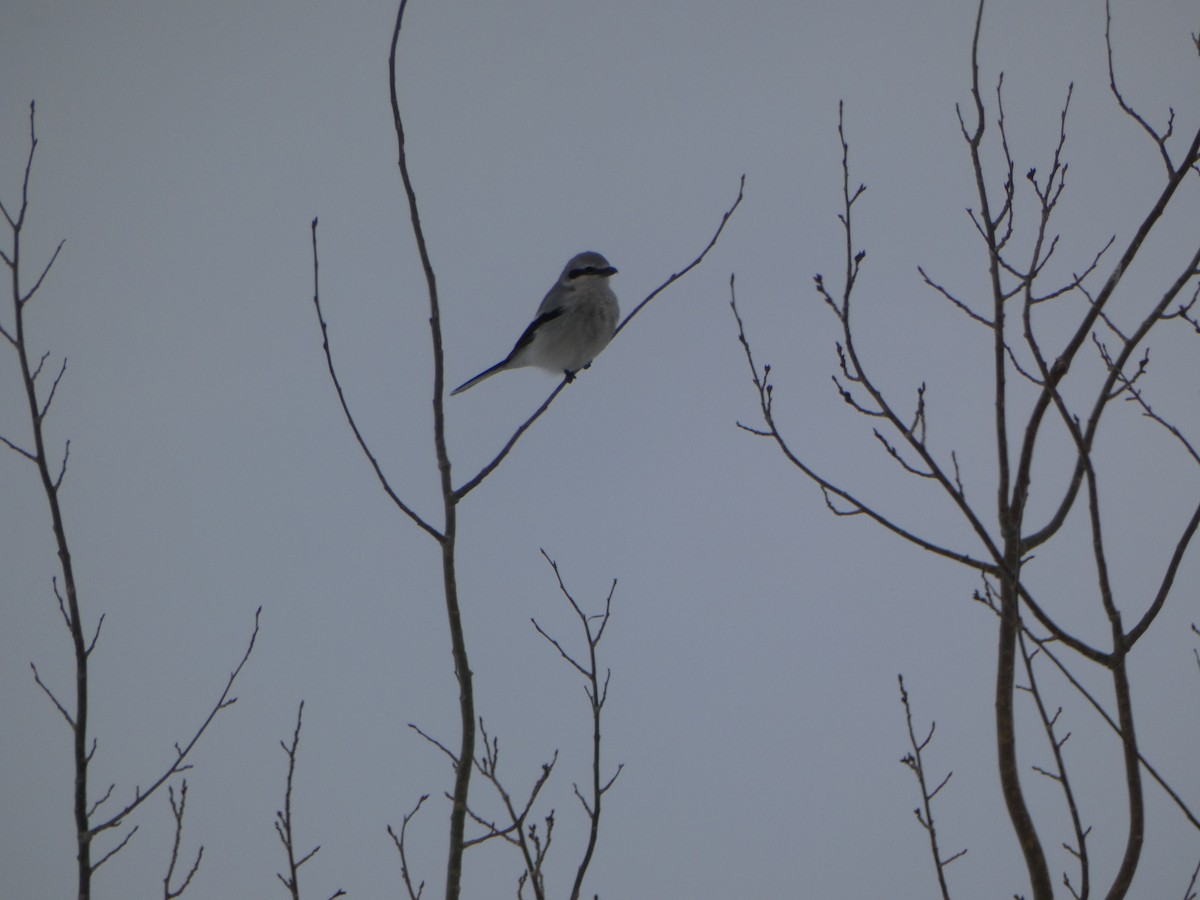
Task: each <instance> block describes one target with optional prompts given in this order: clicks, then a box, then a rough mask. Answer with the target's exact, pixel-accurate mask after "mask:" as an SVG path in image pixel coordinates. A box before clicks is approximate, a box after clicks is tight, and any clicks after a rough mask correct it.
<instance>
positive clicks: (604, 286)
mask: <svg viewBox="0 0 1200 900" xmlns="http://www.w3.org/2000/svg"><path fill="white" fill-rule="evenodd" d="M616 274H617V270H616V269H615V268H613V267H612V266H611V265H609V262H608V260H607V259H605V258H604V257H603V256H601V255H600V254H599V253H591V252H588V253H580V254H578V255H576V256H573V257H572V258H571V261H570V262H569V263H567V266H566V268H565V269H563V270H562V274H561V275H560V276H558V281H557V282H556V283H555V285H554V287H552V288H550V292H549V293H548V294H546V299H544V300H543V301H542V305H541V306H539V307H538V311H537V316H536V317H535V318H534V320H533V321H532V322H530V323H529V327H528V328H526V329H525V333H524V334H522V335H521V337H520V338H519V339H518V340H517V343H516V345H515V346H514V347H513V348H512V352H511V353H509V354H508V356H506V357H505V358H504V359H502V360H501V361H500V362H498V363H496V365H494V366H492V367H491V368H490V369H484V370H483V371H482V372H480V373H479V374H478V375H476V376H475V377H474V378H472V379H471V380H470V381H467V382H464V383H463V384H460V385H459V386H458V387H456V388H455V389H454V390H453V391H451V392H450V393H452V394H460V393H462V392H463V391H465V390H466V389H467V388H470V387H474V386H475V385H477V384H479V382H481V381H483V380H484V379H485V378H491V377H492V376H493V375H495V374H496V373H497V372H503V371H504V370H505V369H519V368H521V367H522V366H537V367H538V368H541V369H549V370H550V371H552V372H562V373H564V374H565V375H566V376H567V380H568V381H570V380H571V379H572V378H574V377H575V373H576V372H578V371H579V370H580V369H586V368H587V367H588V366H590V365H591V364H592V360H593V359H595V358H596V356H598V355H599V353H600V351H601V350H603V349H604V348H605V347H607V346H608V342H609V341H611V340H612V336H613V332H614V331H615V330H616V328H617V317H618V315H619V311H618V307H617V297H616V295H615V294H614V293H613V292H612V288H610V287H609V286H608V279H609V278H610V277H611V276H613V275H616Z"/></svg>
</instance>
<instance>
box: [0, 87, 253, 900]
mask: <svg viewBox="0 0 1200 900" xmlns="http://www.w3.org/2000/svg"><path fill="white" fill-rule="evenodd" d="M34 113H35V107H34V104H33V103H30V104H29V156H28V157H27V158H26V161H25V171H24V177H23V179H22V181H21V198H20V203H19V205H18V206H17V207H16V210H15V212H13V211H12V210H11V209H10V207H9V206H6V205H5V204H4V203H3V202H2V201H0V213H3V215H4V219H5V221H6V222H7V224H8V227H9V229H10V231H11V235H12V241H11V244H10V245H9V248H8V249H7V250H3V249H0V260H3V262H4V265H5V266H6V267H7V268H8V270H9V275H10V284H11V297H12V318H11V321H9V322H8V323H4V324H0V336H2V337H3V338H4V340H5V341H7V343H8V344H9V346H10V347H11V348H12V349H13V350H14V351H15V353H16V356H17V363H18V366H19V369H20V378H21V385H22V387H23V390H24V394H25V400H26V405H27V408H28V411H29V429H28V434H27V437H26V438H24V439H20V438H16V437H8V436H5V435H3V434H0V443H3V444H4V445H5V446H6V447H8V448H9V449H10V450H12V451H13V452H14V453H16V454H17V455H18V456H19V457H21V458H22V459H24V460H26V461H28V462H31V463H33V465H34V467H35V468H36V469H37V472H38V477H39V479H40V481H41V485H42V490H43V492H44V494H45V496H46V504H47V507H48V508H49V511H50V525H51V529H52V531H53V533H54V541H55V545H56V548H57V551H58V565H59V573H58V574H57V575H56V576H54V578H53V579H52V581H51V584H52V586H53V589H54V596H55V598H56V599H57V601H58V611H59V613H60V614H61V615H62V619H63V623H64V624H65V625H66V628H67V631H68V633H69V634H70V637H71V645H72V648H73V650H74V656H75V694H74V699H73V700H72V699H65V700H64V699H62V697H60V692H56V691H55V690H53V689H52V688H51V687H50V686H49V685H47V684H46V682H45V681H43V680H42V676H41V674H40V673H39V672H38V669H37V665H36V664H35V663H32V662H31V663H30V667H31V668H32V670H33V679H34V682H35V683H36V684H37V686H38V687H39V688H41V690H42V691H43V692H44V693H45V694H46V696H47V697H48V698H49V699H50V702H51V703H53V704H54V707H55V709H57V710H58V712H59V713H60V714H61V715H62V717H63V719H64V720H65V721H66V723H67V725H68V727H69V728H70V729H71V737H72V741H73V749H74V752H73V754H72V756H73V760H74V766H75V791H74V802H73V804H72V811H73V815H74V826H75V827H74V829H73V831H74V834H75V838H76V861H77V870H78V885H79V900H88V898H90V897H91V891H92V876H93V875H94V874H95V873H96V870H97V869H99V868H100V867H101V866H102V865H104V864H105V863H106V862H108V861H109V860H110V859H112V858H113V857H114V856H115V855H116V854H117V853H119V852H120V851H121V849H122V848H124V847H125V845H126V844H127V843H128V842H129V840H130V839H131V838H132V837H133V835H134V834H135V833H136V832H137V830H138V826H137V825H134V826H133V827H131V828H130V829H129V830H128V831H126V832H125V834H124V835H123V836H122V837H121V838H120V839H119V840H118V841H117V843H116V844H115V845H113V846H112V847H110V848H108V849H106V850H104V851H102V852H98V851H94V849H93V846H92V844H93V841H94V840H95V839H96V838H97V837H100V836H101V835H103V834H104V833H105V832H107V831H109V830H112V829H121V828H124V827H125V825H126V819H128V818H129V817H130V815H132V814H133V812H134V811H135V810H137V809H138V808H139V807H140V806H141V805H142V804H143V803H145V802H146V801H147V800H148V799H150V798H151V797H152V796H154V795H156V794H157V793H158V792H159V791H160V789H161V788H162V787H163V786H164V785H168V783H169V782H170V781H171V780H172V779H173V778H174V777H175V776H176V775H178V774H180V773H181V772H184V771H186V770H188V769H190V768H191V763H189V762H187V759H188V756H189V755H190V754H191V752H192V750H193V749H194V748H195V746H196V744H197V742H198V741H199V740H200V737H201V736H202V735H203V734H204V732H205V731H207V730H208V726H209V725H211V724H212V721H213V719H214V718H216V716H217V714H218V713H220V712H221V711H222V710H223V709H226V708H228V707H229V706H232V705H233V704H234V703H235V702H237V698H236V697H233V696H231V692H232V690H233V685H234V682H235V681H236V680H237V677H238V675H239V674H240V673H241V671H242V668H243V667H244V666H245V665H246V661H247V660H248V659H249V658H250V653H251V652H252V651H253V649H254V642H255V639H256V638H257V637H258V619H259V614H260V613H261V612H262V608H261V607H260V608H259V610H258V611H257V612H256V613H255V615H254V630H253V632H252V633H251V635H250V640H249V643H248V645H247V647H246V651H245V653H243V654H242V657H241V659H240V660H239V662H238V663H237V665H236V666H235V667H234V669H233V671H232V672H231V673H230V675H229V678H228V680H227V681H226V683H225V688H224V690H222V691H221V693H220V695H219V696H218V698H217V700H216V702H215V703H214V704H213V705H212V707H211V708H210V709H209V710H208V712H207V714H206V715H205V716H204V717H203V719H202V720H201V722H200V725H199V726H198V727H197V728H196V729H195V731H193V732H192V734H191V736H190V737H189V738H188V739H187V740H186V741H184V742H182V743H176V744H175V747H174V751H173V753H171V754H170V755H169V759H168V761H167V762H166V764H165V765H164V766H163V768H162V769H161V770H160V771H159V772H158V773H156V774H155V775H154V776H153V778H152V779H151V780H150V782H149V786H148V787H146V788H144V789H143V788H142V787H140V786H139V787H135V788H134V792H133V796H132V797H131V798H129V799H127V800H126V801H124V802H123V803H121V805H120V806H119V807H118V808H117V809H115V810H114V809H113V807H112V806H111V805H109V804H110V803H120V801H116V800H114V798H113V794H114V792H115V791H116V785H115V784H109V785H108V787H107V788H106V789H105V790H104V792H103V793H102V794H101V795H100V796H99V797H96V798H93V795H92V791H93V786H92V783H91V780H90V779H91V764H92V762H93V758H94V756H95V754H96V750H97V741H96V738H95V737H94V729H93V728H92V725H91V722H90V721H89V717H88V714H89V706H88V692H89V690H90V688H91V684H90V681H89V676H88V663H89V660H90V658H91V655H92V652H93V651H94V650H95V649H96V642H97V641H98V640H99V638H100V629H101V627H102V626H103V624H104V614H103V613H102V614H101V615H100V616H99V618H97V619H96V625H95V628H91V627H90V626H88V625H87V624H86V623H85V622H84V617H83V611H82V606H81V603H80V596H79V590H78V584H77V582H76V580H75V570H74V568H73V567H72V564H71V548H70V545H69V543H68V542H67V528H66V524H65V522H66V517H65V514H64V511H63V507H62V503H61V501H60V491H61V489H62V485H63V479H64V478H65V477H66V474H67V459H68V457H69V455H70V450H71V442H70V441H67V442H66V444H65V445H64V447H63V450H62V454H61V456H59V454H58V453H57V451H55V450H54V449H53V448H50V447H49V446H48V445H47V444H48V442H47V438H46V429H45V424H46V419H47V417H48V416H49V414H50V410H51V405H52V404H53V402H54V396H55V393H56V392H57V390H58V387H59V385H60V384H61V383H62V379H63V376H64V375H65V374H66V371H67V361H66V359H65V358H64V359H63V361H62V363H61V364H60V365H59V366H58V367H57V368H58V371H57V373H56V374H55V375H54V377H53V380H52V381H51V382H50V385H49V387H48V388H47V387H46V383H45V379H46V378H48V377H49V375H48V372H49V371H50V370H47V369H46V368H45V365H46V362H47V361H48V360H49V359H50V356H51V354H50V353H49V352H45V353H42V355H41V356H40V357H37V360H36V362H35V361H34V358H35V356H36V354H35V352H34V351H33V349H32V345H31V342H30V339H29V334H28V328H27V326H28V318H27V316H28V315H29V311H30V309H31V304H32V302H33V300H34V299H35V296H36V295H37V293H38V291H39V290H40V289H41V288H42V285H43V282H44V281H45V279H46V276H47V275H48V274H49V272H50V269H51V268H52V267H53V265H54V263H55V261H56V260H57V259H58V255H59V253H60V251H61V250H62V248H63V243H64V242H62V241H60V242H59V244H58V246H57V247H56V248H55V250H54V253H53V254H52V255H51V256H50V259H49V261H48V262H47V263H46V264H45V265H44V266H43V267H42V268H41V271H40V272H39V273H38V275H37V277H36V278H34V279H33V283H32V284H31V285H28V284H27V282H26V280H25V277H24V271H23V269H22V264H23V263H22V258H21V237H22V234H23V232H24V229H25V227H26V225H27V222H26V214H27V213H28V212H29V197H30V191H29V186H30V180H31V177H32V174H33V160H34V153H35V151H36V150H37V143H38V142H37V131H36V128H35V124H34ZM52 368H53V366H52ZM39 379H41V383H39ZM9 434H12V432H9ZM184 797H185V789H183V788H181V789H180V799H179V806H178V807H176V805H175V800H174V795H173V794H172V796H171V798H170V800H171V808H172V811H173V813H174V815H175V826H176V845H175V851H174V853H173V854H172V858H171V864H170V868H169V870H168V874H167V878H166V880H165V882H164V891H165V892H166V894H167V896H169V897H170V896H175V897H177V896H179V895H180V894H181V893H182V892H183V891H184V890H185V889H186V888H187V886H188V885H189V884H190V883H191V880H192V877H193V876H194V875H195V873H196V867H198V866H199V862H200V859H199V856H197V859H196V866H195V867H193V868H192V869H191V871H190V872H189V874H188V875H187V877H186V878H185V880H184V881H183V883H182V885H181V886H180V887H179V888H177V889H175V890H174V892H173V891H172V889H171V888H170V886H169V882H170V879H171V877H172V875H173V872H174V867H175V862H176V854H177V853H178V840H179V835H180V831H181V829H182V825H183V806H184ZM106 806H108V808H106V809H102V808H103V807H106ZM97 856H98V858H97Z"/></svg>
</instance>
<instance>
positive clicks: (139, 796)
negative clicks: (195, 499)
mask: <svg viewBox="0 0 1200 900" xmlns="http://www.w3.org/2000/svg"><path fill="white" fill-rule="evenodd" d="M261 615H262V607H261V606H260V607H259V608H258V609H257V610H255V613H254V630H253V631H252V632H251V634H250V641H249V643H248V644H247V645H246V652H245V653H243V654H242V658H241V659H240V660H239V661H238V664H237V665H236V666H235V667H234V669H233V671H232V672H230V673H229V678H228V679H227V680H226V682H225V688H224V690H222V691H221V694H220V696H219V697H218V698H217V701H216V703H214V704H213V705H212V708H211V709H210V710H209V712H208V715H207V716H206V717H205V718H204V721H203V722H201V723H200V726H199V727H198V728H197V729H196V730H195V731H194V732H193V733H192V736H191V737H190V738H189V739H188V741H187V743H186V744H185V745H184V746H183V747H180V746H179V744H176V745H175V759H174V761H173V762H172V763H171V764H170V765H169V766H168V767H167V769H166V771H164V772H163V773H162V774H161V775H160V776H159V777H158V778H157V779H156V780H155V781H154V782H152V783H151V784H150V786H149V787H148V788H147V789H146V790H145V791H143V790H142V789H141V788H137V789H136V790H135V792H134V798H133V800H131V801H130V802H129V803H127V804H126V805H125V806H124V807H123V808H122V809H121V810H120V812H117V813H115V814H114V815H112V816H109V817H108V818H107V819H105V820H104V821H103V822H99V823H96V824H92V825H91V826H90V828H89V831H90V832H91V834H93V835H95V834H99V833H100V832H101V831H105V830H106V829H109V828H113V827H115V826H117V825H120V824H121V821H122V820H123V819H124V818H125V817H126V816H128V815H129V814H130V813H131V812H133V811H134V810H135V809H137V808H138V807H139V806H141V805H142V804H143V803H144V802H145V801H146V800H148V799H149V798H150V797H152V796H153V795H154V793H155V792H156V791H157V790H158V789H159V788H161V787H162V786H163V785H164V784H166V783H167V781H168V780H169V779H170V778H171V777H173V776H174V775H177V774H179V773H180V772H183V771H185V770H187V769H189V768H191V766H190V765H187V764H185V760H186V759H187V757H188V754H189V753H191V752H192V749H193V748H194V747H195V746H196V744H197V743H198V742H199V740H200V738H201V737H202V736H203V735H204V733H205V732H206V731H207V730H208V726H209V725H211V724H212V721H213V719H215V718H216V717H217V714H218V713H219V712H221V710H223V709H226V708H227V707H230V706H232V705H233V704H234V703H236V702H237V698H236V697H230V696H229V694H230V691H232V690H233V684H234V682H235V681H237V677H238V675H240V674H241V671H242V668H243V667H244V666H245V665H246V661H247V660H249V659H250V654H251V653H252V652H253V651H254V642H255V641H256V640H257V639H258V626H259V617H260V616H261ZM96 865H97V866H99V863H97V864H96Z"/></svg>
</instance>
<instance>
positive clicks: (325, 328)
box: [312, 219, 443, 541]
mask: <svg viewBox="0 0 1200 900" xmlns="http://www.w3.org/2000/svg"><path fill="white" fill-rule="evenodd" d="M312 249H313V306H314V307H316V310H317V323H318V324H319V325H320V326H321V347H322V349H323V350H324V351H325V364H326V367H327V368H328V369H329V377H330V378H331V379H332V380H333V387H334V389H335V390H336V391H337V395H338V402H339V403H340V404H341V405H342V412H343V413H344V414H345V416H346V423H347V424H348V425H349V426H350V430H351V431H352V432H354V439H355V440H356V441H358V446H359V447H360V448H361V449H362V452H363V453H364V454H365V455H366V457H367V461H368V462H369V463H370V464H371V468H372V469H373V470H374V472H375V477H376V478H378V479H379V484H380V486H381V487H382V488H383V491H384V493H385V494H387V495H388V497H390V498H391V500H392V503H394V504H395V505H396V508H397V509H399V510H400V511H401V512H403V513H404V514H405V515H406V516H408V517H409V518H410V519H412V521H413V522H414V523H416V525H417V526H418V527H419V528H421V529H422V530H423V531H425V532H426V533H427V534H429V535H430V536H431V537H433V538H434V539H435V540H438V541H441V540H442V539H443V535H442V533H441V532H440V531H438V530H437V529H436V528H434V527H433V526H432V525H430V524H429V523H428V522H426V521H425V519H423V518H422V517H421V516H420V515H418V514H417V513H416V512H415V511H414V510H413V509H412V508H411V507H409V505H408V504H407V503H405V502H404V501H403V500H402V499H400V495H399V494H397V493H396V491H395V489H394V488H393V487H392V485H391V482H390V481H388V478H387V476H386V475H385V474H384V473H383V469H382V467H381V466H380V465H379V460H378V459H376V458H375V454H374V453H372V452H371V448H370V446H368V444H367V440H366V438H364V437H363V434H362V432H361V431H359V428H358V423H357V422H356V421H355V420H354V414H353V413H351V412H350V405H349V403H348V402H347V400H346V393H345V391H343V390H342V382H341V379H339V378H338V374H337V369H336V367H335V366H334V364H333V353H332V351H331V350H330V348H329V324H328V323H327V322H326V321H325V315H324V313H322V312H321V292H320V284H319V281H318V274H319V271H320V268H319V263H318V260H317V220H316V219H313V220H312Z"/></svg>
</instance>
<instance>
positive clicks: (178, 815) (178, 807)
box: [163, 778, 204, 900]
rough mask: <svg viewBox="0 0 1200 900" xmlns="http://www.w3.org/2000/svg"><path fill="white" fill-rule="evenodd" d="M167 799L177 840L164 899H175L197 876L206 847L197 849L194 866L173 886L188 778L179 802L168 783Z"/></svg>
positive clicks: (181, 834)
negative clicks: (176, 800)
mask: <svg viewBox="0 0 1200 900" xmlns="http://www.w3.org/2000/svg"><path fill="white" fill-rule="evenodd" d="M167 799H168V800H169V801H170V804H171V816H172V818H174V820H175V840H174V841H173V842H172V844H171V861H170V863H169V864H168V865H167V874H166V876H165V877H164V878H163V900H175V898H176V897H181V896H182V895H183V892H184V891H186V890H187V889H188V885H190V884H191V883H192V879H193V878H195V877H196V873H197V872H198V871H199V870H200V860H201V859H203V858H204V847H203V845H201V847H200V849H199V850H197V851H196V859H195V861H194V862H193V863H192V867H191V868H190V869H189V870H188V873H187V876H186V877H185V878H184V879H183V881H182V882H181V883H180V885H179V887H177V888H172V887H171V879H172V878H174V877H175V866H176V865H177V864H178V862H179V843H180V841H181V840H182V839H183V815H184V810H185V808H186V807H187V779H186V778H185V779H183V782H182V784H181V785H180V786H179V803H178V804H176V803H175V788H174V787H172V786H171V785H167Z"/></svg>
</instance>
